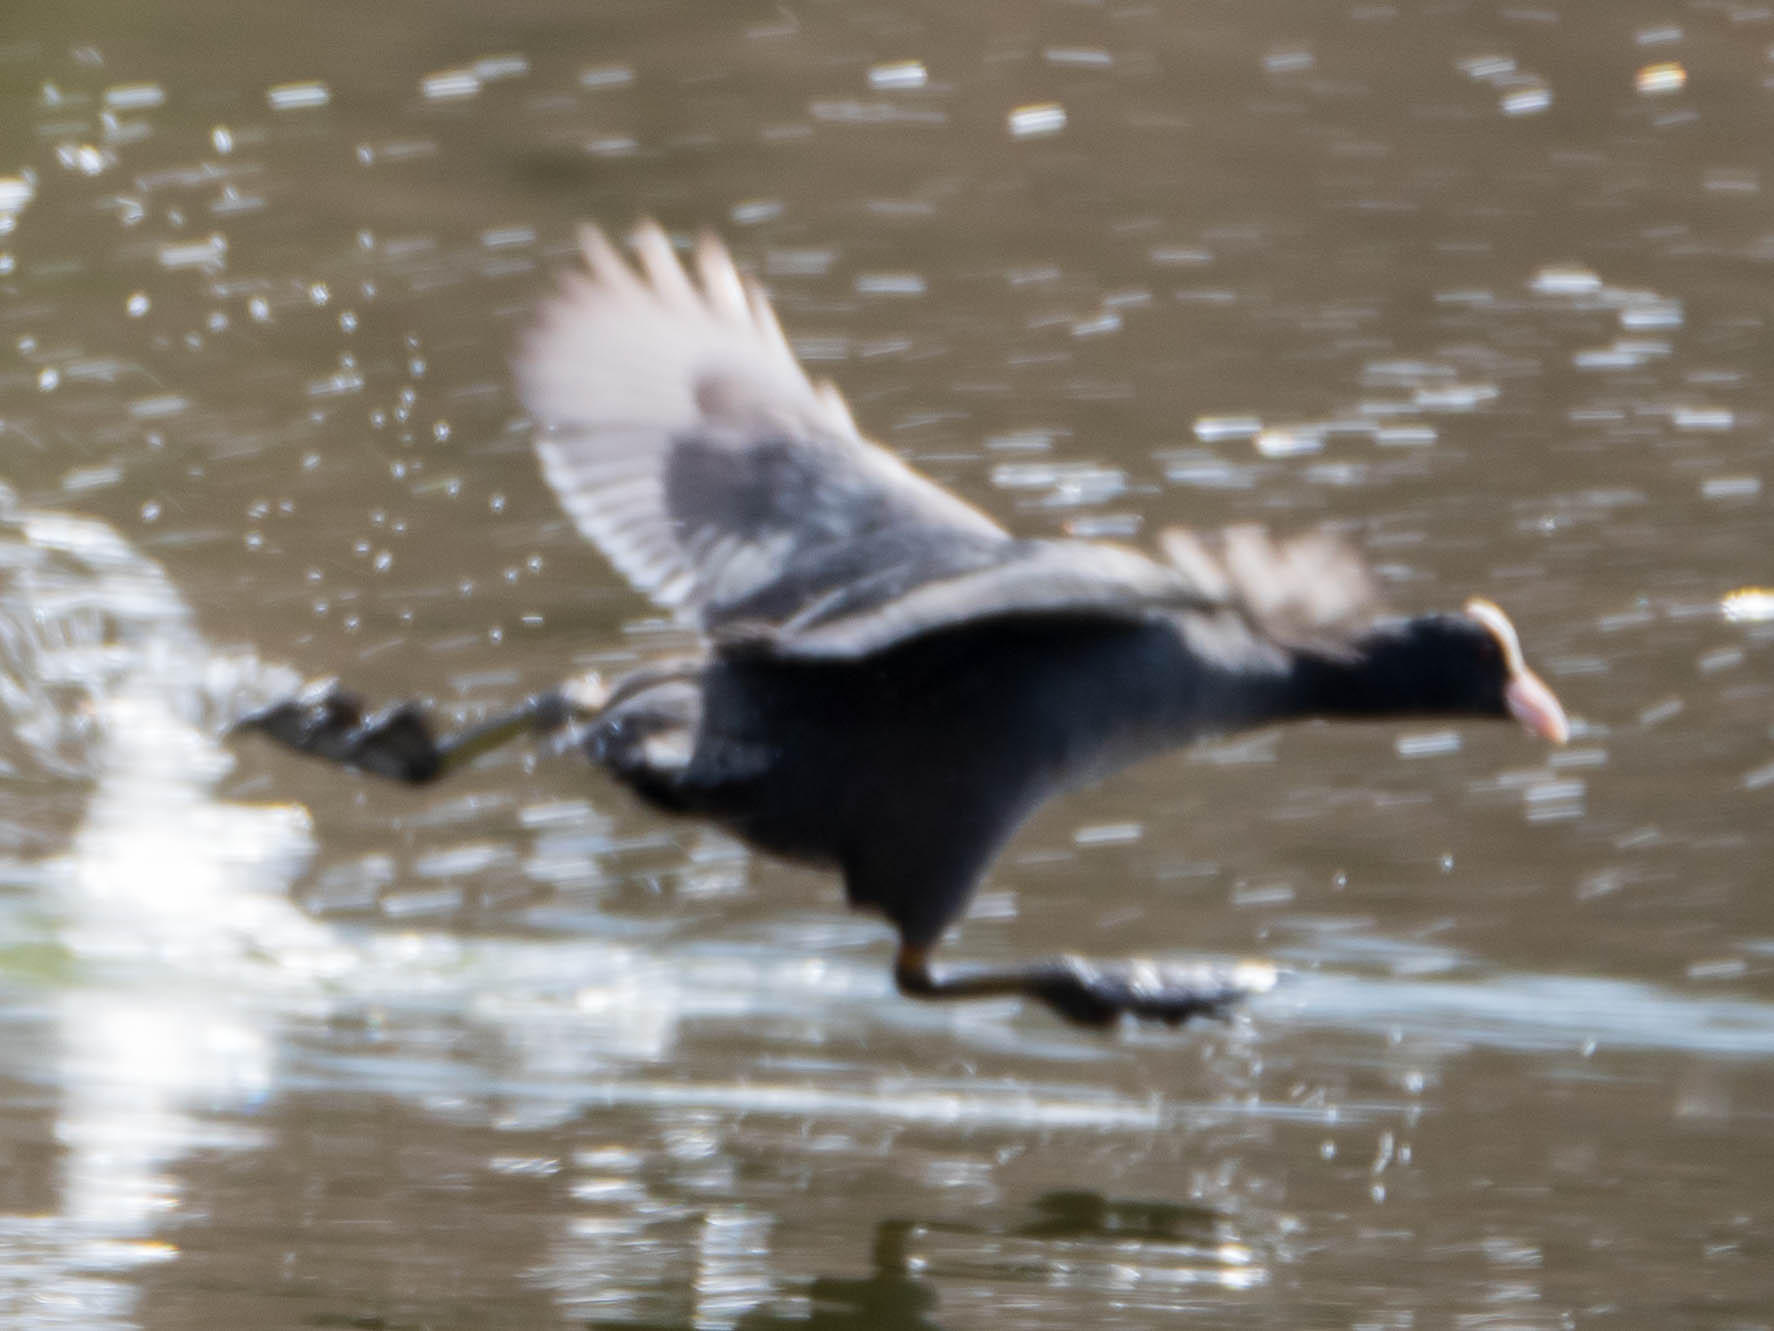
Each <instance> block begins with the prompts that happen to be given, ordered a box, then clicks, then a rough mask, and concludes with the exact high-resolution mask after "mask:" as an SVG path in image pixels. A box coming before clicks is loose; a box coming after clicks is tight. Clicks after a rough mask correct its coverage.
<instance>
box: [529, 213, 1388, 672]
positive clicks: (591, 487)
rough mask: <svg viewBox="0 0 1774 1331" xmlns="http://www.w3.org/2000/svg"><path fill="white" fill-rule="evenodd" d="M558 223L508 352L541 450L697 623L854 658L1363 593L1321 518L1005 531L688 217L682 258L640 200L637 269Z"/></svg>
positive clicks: (1285, 621)
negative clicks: (844, 378)
mask: <svg viewBox="0 0 1774 1331" xmlns="http://www.w3.org/2000/svg"><path fill="white" fill-rule="evenodd" d="M581 241H582V247H583V249H584V253H585V259H586V265H587V271H585V272H580V273H572V274H569V275H568V276H566V278H565V279H564V280H563V282H562V286H561V289H560V291H559V293H558V294H557V295H556V296H555V297H554V298H553V299H552V300H550V301H548V302H546V303H545V304H544V306H543V307H542V310H541V313H540V316H539V318H538V320H537V323H536V326H535V327H534V328H533V329H532V330H531V332H530V333H529V335H528V337H527V339H526V340H525V342H524V344H523V346H522V349H521V351H520V354H519V357H518V364H517V378H518V385H519V390H520V392H521V394H522V396H523V399H524V403H525V405H526V406H527V407H528V409H529V411H530V413H531V415H532V416H533V417H534V418H535V419H536V421H537V424H538V426H539V427H540V434H539V437H538V439H537V442H536V451H537V454H538V456H539V457H540V459H541V462H542V470H543V474H544V476H545V477H546V478H547V480H548V483H549V484H550V485H551V486H552V487H553V488H554V490H555V492H556V494H557V495H558V496H559V498H560V500H561V504H562V506H563V507H564V508H565V509H566V511H567V513H568V514H569V515H570V516H571V517H572V519H573V521H574V522H575V523H576V524H577V526H578V527H579V530H580V531H581V532H582V533H583V534H584V535H585V536H586V537H587V538H589V539H590V540H591V541H593V542H594V543H595V544H596V545H597V546H598V547H599V548H600V549H602V550H603V552H604V553H605V555H607V556H608V557H609V559H610V561H611V563H613V564H614V565H615V566H616V567H617V568H618V569H619V570H621V572H622V573H623V574H624V575H626V576H627V578H628V579H629V581H631V582H632V583H633V584H634V585H635V586H636V587H637V588H638V589H639V590H641V591H642V592H645V593H646V594H647V595H648V596H650V597H652V599H653V600H654V601H655V602H657V603H658V604H659V605H661V606H663V607H665V608H667V609H670V610H673V611H675V612H677V613H678V614H679V615H680V616H681V617H682V618H684V619H685V620H687V621H688V622H689V623H691V624H693V625H695V626H696V627H697V628H698V629H700V630H701V631H702V632H704V633H706V634H708V635H709V636H710V637H711V638H713V639H714V640H715V641H716V642H717V643H720V644H724V645H727V646H730V647H733V648H738V647H740V646H741V645H744V646H747V647H750V648H752V649H754V650H763V651H768V652H770V653H772V654H775V655H781V656H797V657H808V658H855V657H859V656H863V655H867V654H869V653H871V652H875V651H880V650H882V649H884V648H886V647H889V646H892V645H893V644H895V643H898V642H903V641H905V640H907V639H909V638H912V637H916V636H918V635H920V634H924V633H929V632H933V631H937V630H939V629H943V628H946V627H951V626H954V625H957V624H961V623H964V622H971V621H976V620H982V619H997V618H1003V617H1010V616H1028V615H1049V616H1051V615H1084V616H1090V617H1096V618H1115V619H1135V618H1144V617H1146V616H1148V615H1151V614H1154V613H1161V612H1163V611H1165V610H1175V609H1185V610H1187V609H1192V610H1207V611H1212V612H1215V613H1221V612H1230V613H1233V614H1235V615H1239V616H1241V617H1243V618H1244V619H1245V620H1246V621H1247V622H1249V623H1250V625H1251V626H1252V627H1254V628H1258V629H1265V630H1266V629H1285V630H1290V631H1300V632H1304V633H1306V634H1309V635H1314V636H1319V635H1326V634H1328V635H1330V636H1335V635H1336V633H1337V631H1338V630H1339V629H1341V628H1342V627H1343V626H1344V624H1345V623H1346V622H1347V621H1348V619H1349V617H1350V615H1351V613H1352V612H1354V611H1356V610H1358V609H1360V608H1363V607H1365V603H1366V602H1367V600H1368V599H1369V598H1368V597H1367V594H1366V593H1367V584H1366V582H1365V579H1364V577H1363V576H1362V575H1361V573H1360V566H1359V563H1358V561H1355V560H1354V559H1353V556H1352V555H1350V554H1349V553H1348V551H1347V548H1346V547H1343V546H1342V545H1340V544H1339V543H1336V542H1334V541H1333V540H1331V539H1330V538H1320V537H1308V538H1303V539H1301V540H1298V541H1295V542H1290V543H1287V544H1284V545H1275V544H1273V543H1271V542H1268V540H1267V538H1266V537H1259V536H1254V535H1251V534H1249V533H1248V532H1246V533H1243V534H1239V533H1237V532H1234V533H1232V534H1229V535H1228V536H1227V537H1226V538H1225V539H1223V540H1217V541H1213V542H1211V543H1209V542H1204V541H1202V540H1199V539H1196V538H1193V537H1188V536H1184V535H1171V536H1170V537H1169V540H1168V553H1169V554H1170V556H1171V558H1170V559H1169V560H1168V561H1163V562H1160V561H1155V560H1152V559H1149V558H1147V557H1146V556H1144V555H1142V554H1139V553H1138V552H1136V551H1133V550H1130V549H1127V548H1125V547H1121V546H1115V545H1107V544H1100V543H1095V542H1085V541H1018V540H1014V539H1012V538H1011V536H1010V535H1009V534H1008V533H1007V532H1005V531H1004V529H1003V528H1001V527H1000V526H998V524H997V523H995V522H993V521H992V520H991V519H990V518H988V517H987V516H986V515H985V514H983V513H981V512H980V511H979V510H978V509H976V508H974V507H972V506H971V505H970V504H967V503H965V502H963V501H962V500H960V499H958V498H956V497H955V496H954V495H952V494H950V493H949V492H948V491H946V490H943V489H942V488H940V487H939V486H937V485H936V484H935V483H933V482H932V481H930V480H928V479H926V478H925V477H923V476H920V475H919V474H918V473H916V472H915V471H913V470H912V469H911V468H909V467H907V466H906V465H905V464H904V463H902V462H900V461H899V460H898V459H897V458H895V457H894V456H893V455H892V454H890V453H888V452H887V451H886V450H885V449H882V448H880V447H878V446H877V445H875V444H873V443H870V442H869V441H868V440H866V439H864V438H863V437H862V435H861V434H859V433H858V432H857V429H856V425H855V422H854V421H852V419H851V417H850V411H849V409H848V408H847V407H846V406H845V404H844V400H843V398H842V397H841V396H840V395H839V393H838V391H837V389H836V388H834V387H833V386H832V385H831V384H830V383H829V382H825V381H820V382H814V381H813V380H811V379H809V378H808V377H807V374H806V372H805V371H804V370H803V369H802V368H801V366H800V364H799V363H798V362H797V361H796V360H795V357H794V353H793V351H791V350H790V348H789V345H788V342H787V340H786V339H785V338H784V337H783V334H782V329H781V327H780V326H779V325H778V324H777V322H776V316H775V314H774V313H773V312H772V311H771V309H770V304H769V301H768V300H767V298H766V297H765V295H764V292H763V290H762V289H761V288H760V287H759V286H758V285H757V284H756V283H755V282H753V281H750V280H749V279H747V278H744V277H742V276H741V275H740V274H739V272H738V270H737V269H736V268H735V267H734V266H733V260H732V258H731V257H730V256H729V255H728V253H727V251H726V250H725V248H723V247H722V245H721V244H720V242H719V241H717V240H715V239H714V238H713V237H712V236H707V235H705V236H703V237H702V239H701V240H700V241H699V242H698V244H697V247H696V252H695V264H694V268H695V276H694V278H693V277H692V276H691V274H690V273H688V272H686V271H685V268H684V266H683V265H682V264H681V263H680V262H679V260H678V257H677V255H676V253H675V252H674V251H673V249H672V246H671V242H670V240H668V239H667V237H666V235H665V233H664V232H663V231H661V230H660V229H659V227H658V226H656V225H654V224H652V223H643V224H642V225H641V226H640V228H639V229H638V230H637V231H636V233H635V235H634V238H633V244H634V249H635V253H636V255H637V257H638V259H639V261H640V262H639V268H638V269H637V268H636V267H634V266H633V265H631V264H630V263H629V261H628V260H626V259H624V258H623V257H622V255H621V254H619V253H618V252H617V251H616V249H615V247H614V246H612V245H611V243H610V242H609V240H608V239H606V238H605V236H604V235H603V233H602V232H601V231H598V230H597V229H596V228H591V227H588V228H586V229H585V231H584V232H583V233H582V237H581ZM1331 573H1334V576H1327V574H1331Z"/></svg>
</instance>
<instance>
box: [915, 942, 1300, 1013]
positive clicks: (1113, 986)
mask: <svg viewBox="0 0 1774 1331" xmlns="http://www.w3.org/2000/svg"><path fill="white" fill-rule="evenodd" d="M893 978H894V981H895V982H896V983H897V984H898V985H899V991H900V992H901V993H903V994H908V995H910V996H912V997H914V998H984V997H988V996H994V995H1005V994H1019V995H1022V996H1024V997H1027V998H1038V999H1040V1000H1041V1001H1042V1002H1043V1003H1045V1004H1047V1006H1048V1007H1050V1008H1052V1009H1053V1010H1054V1011H1055V1012H1057V1013H1059V1014H1060V1016H1062V1017H1064V1018H1065V1019H1066V1020H1067V1021H1071V1022H1076V1023H1077V1024H1078V1025H1080V1026H1108V1025H1110V1024H1112V1023H1113V1022H1114V1021H1115V1019H1116V1018H1118V1017H1119V1016H1121V1015H1122V1014H1123V1013H1129V1014H1131V1015H1133V1016H1135V1017H1140V1018H1143V1019H1145V1020H1149V1021H1162V1022H1164V1023H1166V1024H1167V1025H1171V1026H1176V1025H1180V1024H1181V1023H1182V1022H1185V1021H1187V1020H1188V1019H1189V1018H1190V1017H1195V1016H1210V1017H1223V1016H1225V1015H1226V1012H1227V1011H1228V1009H1230V1008H1231V1006H1232V1005H1233V1004H1234V1003H1237V1002H1238V1001H1239V1000H1240V999H1243V998H1247V997H1249V996H1250V995H1251V994H1256V993H1262V992H1264V991H1266V990H1268V989H1269V988H1271V987H1273V985H1274V983H1275V978H1276V973H1275V969H1274V967H1272V966H1266V965H1263V964H1260V963H1244V964H1240V965H1235V966H1214V965H1208V964H1198V965H1172V964H1165V963H1161V962H1152V961H1119V962H1097V961H1086V960H1085V959H1084V958H1082V957H1074V956H1060V957H1050V958H1047V959H1045V960H1042V961H1035V962H1030V963H1028V964H1026V965H1023V966H1014V967H1006V968H1003V969H994V968H991V967H986V966H969V967H966V968H962V969H956V970H952V971H948V972H945V973H944V974H941V975H935V974H932V973H931V970H930V949H929V948H925V947H913V946H912V945H910V944H902V945H901V947H900V949H899V955H898V956H897V957H896V958H895V959H894V963H893Z"/></svg>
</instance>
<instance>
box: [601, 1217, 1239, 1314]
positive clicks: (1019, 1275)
mask: <svg viewBox="0 0 1774 1331" xmlns="http://www.w3.org/2000/svg"><path fill="white" fill-rule="evenodd" d="M1028 1211H1032V1212H1033V1214H1032V1215H1029V1214H1027V1213H1026V1212H1024V1213H1022V1214H1021V1215H1019V1217H1018V1218H1017V1219H1016V1220H1013V1221H1011V1222H1010V1223H1006V1224H984V1225H968V1224H956V1223H952V1222H942V1221H919V1220H907V1219H903V1218H890V1219H884V1220H881V1221H879V1222H878V1223H877V1224H876V1226H875V1235H874V1243H873V1246H872V1249H871V1252H870V1264H871V1266H872V1267H873V1269H872V1270H871V1271H870V1273H869V1274H868V1275H865V1276H860V1277H851V1276H815V1277H814V1278H813V1279H812V1280H811V1281H809V1282H807V1283H806V1284H805V1286H803V1287H802V1288H800V1289H799V1290H795V1291H794V1292H795V1293H798V1294H801V1295H803V1296H804V1300H805V1302H802V1300H801V1299H795V1300H792V1304H793V1307H792V1310H785V1308H784V1306H783V1305H785V1304H790V1303H791V1300H788V1299H781V1298H773V1299H771V1300H768V1301H766V1302H765V1303H761V1304H759V1305H758V1306H756V1307H754V1308H752V1309H751V1310H750V1311H748V1312H745V1313H743V1314H741V1315H740V1316H739V1318H738V1319H737V1320H736V1321H734V1323H733V1326H734V1328H735V1331H779V1329H780V1331H786V1329H787V1328H790V1327H795V1328H800V1329H801V1331H865V1329H866V1331H940V1326H941V1324H940V1323H939V1322H937V1321H936V1320H935V1317H934V1314H935V1311H936V1306H937V1301H938V1295H937V1291H936V1287H935V1285H934V1284H933V1282H932V1281H931V1280H929V1279H927V1278H925V1276H924V1274H923V1272H924V1265H923V1263H922V1262H921V1261H920V1260H919V1258H918V1257H917V1256H916V1255H915V1254H914V1252H913V1244H914V1242H915V1241H916V1240H917V1239H919V1238H924V1239H931V1238H936V1239H939V1240H941V1239H944V1238H947V1239H950V1240H956V1239H962V1238H965V1237H972V1238H974V1239H976V1240H980V1241H983V1242H985V1243H987V1244H990V1243H991V1242H992V1240H993V1239H994V1237H997V1238H1000V1239H1010V1240H1018V1241H1025V1242H1026V1241H1035V1242H1041V1243H1054V1244H1059V1245H1065V1244H1075V1243H1078V1242H1080V1241H1086V1242H1088V1241H1090V1240H1108V1241H1111V1242H1113V1243H1115V1244H1116V1245H1117V1246H1118V1248H1119V1249H1120V1250H1121V1256H1120V1257H1119V1258H1118V1260H1125V1257H1126V1253H1125V1245H1127V1244H1128V1243H1129V1242H1130V1241H1131V1242H1134V1243H1149V1244H1151V1245H1152V1248H1153V1250H1154V1251H1153V1256H1154V1258H1155V1259H1156V1258H1158V1257H1159V1254H1160V1252H1162V1253H1163V1254H1164V1255H1165V1256H1166V1257H1169V1258H1172V1259H1174V1257H1175V1255H1176V1253H1177V1251H1178V1250H1182V1251H1184V1252H1186V1253H1188V1254H1189V1255H1190V1257H1191V1258H1192V1259H1193V1260H1196V1261H1205V1262H1208V1263H1212V1262H1213V1261H1214V1260H1215V1254H1218V1253H1222V1252H1223V1248H1222V1243H1221V1241H1222V1238H1223V1229H1224V1223H1223V1218H1222V1217H1221V1216H1220V1215H1219V1214H1218V1213H1217V1212H1215V1211H1212V1210H1210V1209H1208V1208H1206V1207H1200V1206H1187V1205H1182V1204H1179V1203H1176V1202H1168V1201H1137V1200H1135V1201H1130V1200H1118V1199H1115V1198H1110V1197H1104V1196H1102V1195H1100V1194H1098V1193H1094V1192H1089V1191H1086V1190H1081V1189H1080V1190H1064V1191H1055V1192H1049V1193H1044V1194H1042V1195H1041V1196H1039V1197H1037V1198H1036V1199H1035V1200H1034V1201H1033V1202H1032V1203H1031V1204H1030V1206H1029V1207H1028ZM951 1246H953V1245H952V1244H951ZM1076 1258H1077V1254H1076V1252H1074V1253H1072V1254H1070V1259H1071V1260H1076ZM1028 1269H1029V1268H1028V1267H1027V1265H1026V1264H1025V1263H1024V1262H1021V1261H1018V1262H1015V1263H1009V1264H1007V1265H1006V1266H1005V1273H1006V1274H1005V1278H1006V1279H1023V1278H1026V1273H1027V1271H1028ZM976 1274H977V1273H976ZM690 1325H691V1324H690V1323H689V1322H671V1323H665V1322H655V1323H646V1324H637V1323H635V1322H632V1321H596V1322H591V1323H588V1324H587V1326H588V1331H619V1329H620V1331H690Z"/></svg>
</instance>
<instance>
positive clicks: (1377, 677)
mask: <svg viewBox="0 0 1774 1331" xmlns="http://www.w3.org/2000/svg"><path fill="white" fill-rule="evenodd" d="M1443 619H1444V617H1442V616H1433V615H1428V616H1421V617H1419V618H1416V619H1400V620H1390V621H1385V622H1382V623H1380V624H1377V625H1375V626H1374V627H1373V628H1371V629H1369V630H1368V631H1367V632H1366V633H1364V634H1363V635H1362V636H1361V637H1359V638H1357V639H1355V640H1354V641H1353V642H1351V643H1349V644H1347V645H1346V646H1345V647H1343V648H1342V649H1341V650H1335V649H1314V648H1310V647H1307V648H1295V649H1292V650H1290V652H1289V654H1288V655H1289V669H1288V671H1287V674H1286V677H1285V679H1284V680H1282V681H1280V685H1279V688H1278V690H1277V691H1276V692H1275V693H1274V695H1273V703H1274V705H1275V707H1276V709H1277V710H1276V712H1275V715H1274V718H1272V719H1279V718H1280V717H1283V716H1318V717H1326V718H1339V717H1347V718H1352V719H1358V718H1362V717H1370V718H1371V717H1383V716H1422V715H1450V714H1457V713H1459V712H1462V711H1470V710H1474V707H1473V703H1472V701H1471V700H1470V699H1469V698H1466V697H1463V696H1461V694H1460V689H1459V684H1460V679H1459V676H1458V674H1457V673H1450V670H1449V660H1448V645H1447V642H1446V640H1445V639H1444V637H1443V636H1442V635H1441V634H1440V633H1439V632H1438V631H1437V630H1438V628H1439V626H1440V625H1441V623H1442V622H1443Z"/></svg>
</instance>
